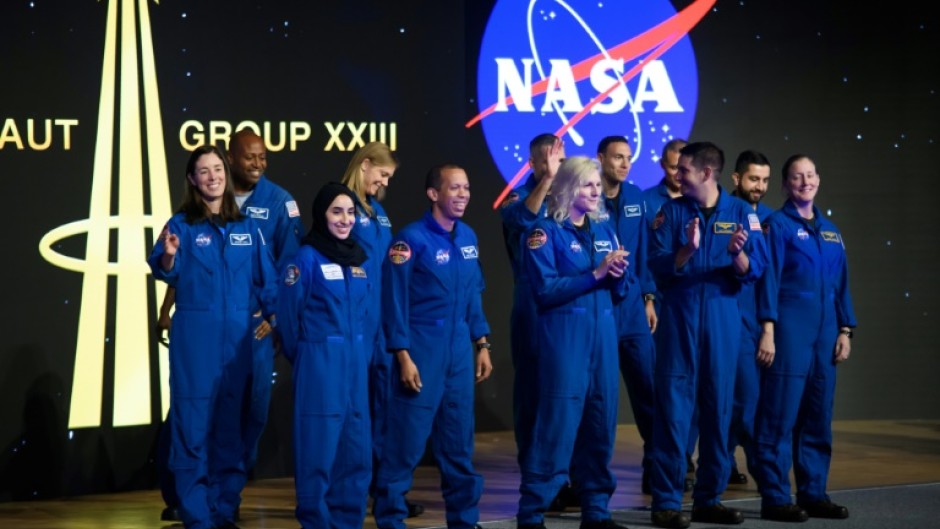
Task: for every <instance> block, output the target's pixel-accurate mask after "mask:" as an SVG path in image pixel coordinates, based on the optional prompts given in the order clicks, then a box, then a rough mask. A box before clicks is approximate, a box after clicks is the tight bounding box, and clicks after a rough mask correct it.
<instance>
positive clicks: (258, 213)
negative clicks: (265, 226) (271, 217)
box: [248, 206, 269, 220]
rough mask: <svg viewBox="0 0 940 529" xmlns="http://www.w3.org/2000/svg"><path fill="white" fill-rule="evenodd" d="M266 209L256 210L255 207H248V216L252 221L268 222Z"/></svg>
mask: <svg viewBox="0 0 940 529" xmlns="http://www.w3.org/2000/svg"><path fill="white" fill-rule="evenodd" d="M268 213H269V211H268V208H258V207H255V206H248V216H249V217H251V218H253V219H262V220H268Z"/></svg>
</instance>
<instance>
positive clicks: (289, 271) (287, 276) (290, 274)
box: [284, 264, 300, 286]
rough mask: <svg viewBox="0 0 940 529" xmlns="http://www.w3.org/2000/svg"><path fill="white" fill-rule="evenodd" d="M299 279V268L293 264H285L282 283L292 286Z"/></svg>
mask: <svg viewBox="0 0 940 529" xmlns="http://www.w3.org/2000/svg"><path fill="white" fill-rule="evenodd" d="M299 280H300V268H297V265H295V264H289V265H287V268H286V269H284V284H285V285H287V286H293V285H294V283H296V282H297V281H299Z"/></svg>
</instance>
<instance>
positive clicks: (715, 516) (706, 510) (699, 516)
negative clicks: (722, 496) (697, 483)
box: [692, 503, 744, 525]
mask: <svg viewBox="0 0 940 529" xmlns="http://www.w3.org/2000/svg"><path fill="white" fill-rule="evenodd" d="M692 521H693V522H702V523H718V524H723V525H737V524H739V523H744V514H742V513H741V511H739V510H737V509H732V508H731V507H725V506H724V505H722V504H720V503H716V504H714V505H708V506H706V507H692Z"/></svg>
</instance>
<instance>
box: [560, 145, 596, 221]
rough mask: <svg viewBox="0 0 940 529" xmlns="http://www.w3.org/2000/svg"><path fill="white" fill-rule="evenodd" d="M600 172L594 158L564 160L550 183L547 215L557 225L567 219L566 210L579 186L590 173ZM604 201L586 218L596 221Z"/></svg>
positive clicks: (572, 201)
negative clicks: (550, 191) (550, 192)
mask: <svg viewBox="0 0 940 529" xmlns="http://www.w3.org/2000/svg"><path fill="white" fill-rule="evenodd" d="M600 172H601V166H600V164H599V163H598V162H597V160H595V159H594V158H588V157H587V156H572V157H570V158H565V161H564V162H562V163H561V166H560V167H559V168H558V173H557V174H556V175H555V180H554V181H552V194H551V195H549V199H548V214H549V215H551V216H552V218H553V219H555V222H558V223H559V224H560V223H562V222H564V221H565V219H567V218H568V210H569V209H570V208H571V205H572V204H574V200H575V197H577V196H578V192H579V191H580V189H581V185H582V184H584V182H585V181H586V180H587V178H588V177H589V176H591V173H598V174H600ZM604 209H605V208H604V201H603V200H602V201H601V202H600V208H599V209H598V211H596V212H594V213H590V214H589V215H588V216H590V217H591V218H594V219H596V218H597V214H598V213H600V212H601V211H603V210H604Z"/></svg>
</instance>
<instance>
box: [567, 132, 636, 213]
mask: <svg viewBox="0 0 940 529" xmlns="http://www.w3.org/2000/svg"><path fill="white" fill-rule="evenodd" d="M621 145H623V144H621ZM601 192H602V185H601V175H600V173H598V172H597V171H596V170H592V171H590V172H589V173H588V174H587V175H586V176H585V177H584V178H583V179H582V180H581V183H580V185H579V186H578V189H577V190H576V191H575V196H574V201H573V202H572V203H571V209H570V210H569V216H570V217H572V218H579V217H582V216H584V215H585V214H586V213H593V212H595V211H597V208H598V207H600V202H601Z"/></svg>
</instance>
